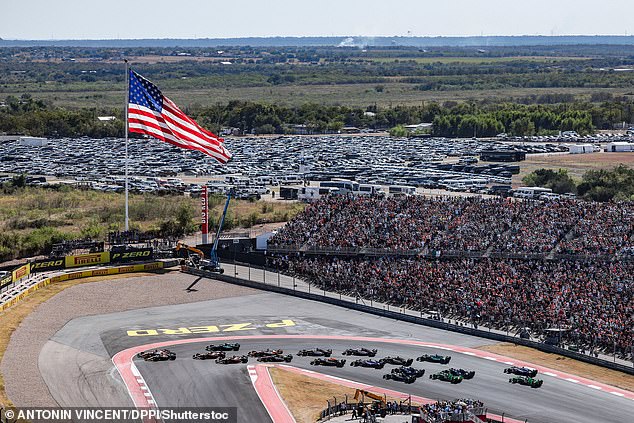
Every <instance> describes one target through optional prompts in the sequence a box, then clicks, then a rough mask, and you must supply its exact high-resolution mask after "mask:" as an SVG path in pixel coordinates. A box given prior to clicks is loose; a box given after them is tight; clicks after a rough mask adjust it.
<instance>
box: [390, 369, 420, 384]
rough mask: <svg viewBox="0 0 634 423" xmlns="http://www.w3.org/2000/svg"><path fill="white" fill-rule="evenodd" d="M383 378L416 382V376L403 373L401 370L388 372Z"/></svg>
mask: <svg viewBox="0 0 634 423" xmlns="http://www.w3.org/2000/svg"><path fill="white" fill-rule="evenodd" d="M394 370H397V369H394ZM383 379H386V380H397V381H399V382H405V383H414V382H416V376H412V375H408V374H406V373H401V372H396V373H394V372H392V373H388V374H386V375H383Z"/></svg>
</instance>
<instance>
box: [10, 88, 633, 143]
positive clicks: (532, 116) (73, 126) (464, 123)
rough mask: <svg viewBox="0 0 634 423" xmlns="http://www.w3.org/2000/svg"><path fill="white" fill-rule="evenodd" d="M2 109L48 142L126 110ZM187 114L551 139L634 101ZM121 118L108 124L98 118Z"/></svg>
mask: <svg viewBox="0 0 634 423" xmlns="http://www.w3.org/2000/svg"><path fill="white" fill-rule="evenodd" d="M5 103H6V106H5V107H0V132H4V133H8V134H24V135H32V136H47V137H80V136H89V137H94V138H104V137H122V136H123V135H124V129H125V127H124V124H123V113H122V111H121V110H120V109H96V108H89V109H73V110H69V109H64V108H59V107H55V106H53V105H51V104H50V103H47V102H44V101H42V100H35V99H33V98H32V97H31V96H29V95H23V96H22V97H21V98H17V97H8V98H7V99H6V101H5ZM185 111H186V113H188V114H189V115H191V116H192V117H194V118H195V119H196V120H197V121H198V122H199V123H200V124H201V125H202V126H204V127H206V128H208V129H210V130H211V131H213V132H216V133H218V132H219V131H220V130H221V129H222V128H225V127H230V128H237V129H238V130H239V131H240V132H241V133H243V134H251V133H253V134H285V133H293V132H294V131H295V130H296V128H294V126H295V125H305V130H306V131H307V132H309V133H311V132H312V133H323V132H328V131H329V132H336V131H338V130H340V129H341V128H343V127H344V126H352V127H357V128H372V129H378V130H386V129H390V128H393V127H395V126H397V125H409V124H417V123H421V122H433V124H434V125H433V130H432V135H434V136H442V137H472V136H474V135H475V136H478V137H491V136H495V135H497V134H499V133H502V132H506V133H508V134H509V135H518V136H524V135H535V134H551V133H556V132H557V131H577V132H578V133H579V134H587V133H590V132H592V131H594V130H595V129H611V128H612V127H613V126H614V125H615V124H618V123H621V122H634V101H615V100H613V101H605V102H603V103H600V104H596V103H590V102H573V103H564V104H539V105H526V104H514V103H500V104H486V103H483V102H480V103H476V102H472V103H454V102H446V103H444V104H439V103H435V102H431V103H427V104H422V105H419V106H395V107H378V106H376V105H373V106H369V107H366V108H361V107H350V106H332V105H322V104H304V105H302V106H285V105H280V104H263V103H253V102H245V101H231V102H229V103H227V104H217V105H214V106H211V107H191V108H186V109H185ZM103 115H112V116H115V117H116V119H115V120H113V121H106V122H102V121H99V120H98V119H97V117H98V116H103Z"/></svg>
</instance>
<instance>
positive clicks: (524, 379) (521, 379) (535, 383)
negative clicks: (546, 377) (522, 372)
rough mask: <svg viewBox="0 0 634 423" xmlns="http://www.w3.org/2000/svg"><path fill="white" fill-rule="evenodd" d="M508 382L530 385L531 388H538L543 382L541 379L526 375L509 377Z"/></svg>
mask: <svg viewBox="0 0 634 423" xmlns="http://www.w3.org/2000/svg"><path fill="white" fill-rule="evenodd" d="M509 383H512V384H516V383H519V384H520V385H525V386H530V387H531V388H539V387H540V386H542V384H543V383H544V381H543V380H541V379H533V378H532V377H528V376H514V377H512V378H510V379H509Z"/></svg>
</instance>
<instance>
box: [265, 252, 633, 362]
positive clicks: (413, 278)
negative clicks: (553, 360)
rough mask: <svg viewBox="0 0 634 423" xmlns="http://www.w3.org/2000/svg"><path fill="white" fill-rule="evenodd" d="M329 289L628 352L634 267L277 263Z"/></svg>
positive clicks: (599, 263) (421, 261) (481, 261)
mask: <svg viewBox="0 0 634 423" xmlns="http://www.w3.org/2000/svg"><path fill="white" fill-rule="evenodd" d="M280 264H283V265H287V266H289V268H288V271H289V272H291V273H292V274H296V275H298V276H300V277H302V278H303V279H305V280H307V281H309V282H311V283H313V284H315V285H317V286H319V287H321V288H323V289H326V290H329V291H334V292H342V293H345V294H348V295H351V296H356V297H359V298H361V299H365V300H368V301H369V300H373V301H379V302H385V303H388V304H392V305H395V306H398V307H406V308H409V309H412V310H421V311H424V312H426V313H433V312H436V313H440V314H441V315H442V316H444V317H445V318H455V319H458V320H460V321H463V322H471V323H474V324H477V325H484V326H488V327H491V328H496V329H505V328H506V329H507V330H513V331H517V330H519V329H521V328H529V330H530V331H531V333H532V334H534V335H540V334H544V333H545V330H546V329H553V328H559V329H565V330H566V331H565V333H564V335H563V336H564V340H565V341H567V342H569V343H574V344H576V345H577V346H579V348H581V349H584V350H588V351H600V350H604V351H606V352H609V353H612V352H613V351H616V352H617V353H619V354H621V355H624V356H625V355H626V354H631V352H632V346H633V345H634V331H633V330H632V328H634V262H632V261H629V262H628V261H606V260H595V261H585V260H584V261H581V260H519V259H491V258H457V259H456V258H454V259H444V260H443V259H440V260H434V259H428V258H423V257H409V258H404V257H396V256H391V257H377V258H370V257H354V258H350V257H348V258H342V257H333V256H324V255H315V256H312V257H309V256H306V257H303V256H301V255H299V256H298V255H293V256H289V257H280V258H279V262H278V263H276V265H278V266H279V265H280Z"/></svg>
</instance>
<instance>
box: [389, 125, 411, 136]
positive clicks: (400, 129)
mask: <svg viewBox="0 0 634 423" xmlns="http://www.w3.org/2000/svg"><path fill="white" fill-rule="evenodd" d="M390 136H392V137H406V136H407V129H405V127H404V126H403V125H396V126H395V127H394V128H392V129H390Z"/></svg>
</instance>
